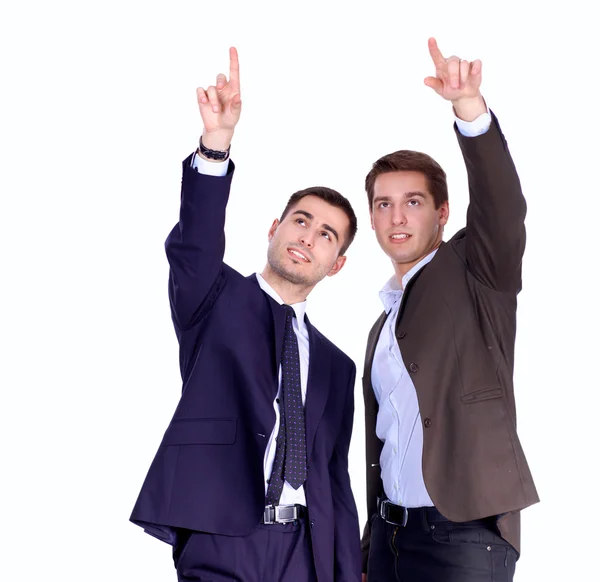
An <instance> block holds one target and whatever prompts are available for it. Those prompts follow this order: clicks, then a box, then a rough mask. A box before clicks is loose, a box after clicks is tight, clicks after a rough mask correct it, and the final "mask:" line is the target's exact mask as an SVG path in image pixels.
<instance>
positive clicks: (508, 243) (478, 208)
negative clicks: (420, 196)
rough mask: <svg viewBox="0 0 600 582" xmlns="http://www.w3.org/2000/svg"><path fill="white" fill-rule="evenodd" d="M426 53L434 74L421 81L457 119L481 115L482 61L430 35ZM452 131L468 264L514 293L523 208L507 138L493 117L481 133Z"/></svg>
mask: <svg viewBox="0 0 600 582" xmlns="http://www.w3.org/2000/svg"><path fill="white" fill-rule="evenodd" d="M429 52H430V54H431V58H432V60H433V63H434V65H435V70H436V76H435V77H427V78H426V79H425V84H426V85H427V86H429V87H431V88H432V89H433V90H434V91H435V92H436V93H438V95H440V96H441V97H442V98H443V99H446V100H448V101H450V102H451V103H452V105H453V107H454V112H455V114H456V116H457V117H458V118H459V119H462V120H463V121H467V122H472V121H475V120H476V119H478V118H479V117H481V116H483V115H486V114H487V106H486V104H485V101H484V100H483V97H482V95H481V92H480V86H481V70H482V65H481V61H480V60H475V61H473V62H469V61H466V60H464V59H459V58H458V57H456V56H451V57H449V58H444V57H443V56H442V53H441V52H440V50H439V48H438V46H437V43H436V41H435V39H429ZM457 135H458V140H459V144H460V148H461V150H462V153H463V157H464V159H465V164H466V168H467V174H468V178H469V197H470V199H469V208H468V211H467V228H466V232H467V234H466V237H465V245H466V260H467V266H468V268H469V270H470V271H471V273H472V274H473V275H474V276H475V277H476V278H477V279H478V280H479V281H481V282H482V283H483V284H484V285H487V286H489V287H491V288H493V289H496V290H498V291H508V292H511V293H517V292H518V291H519V290H520V288H521V260H522V258H523V252H524V250H525V224H524V221H525V214H526V209H527V208H526V204H525V199H524V197H523V193H522V191H521V185H520V181H519V176H518V175H517V171H516V169H515V166H514V164H513V161H512V158H511V156H510V153H509V151H508V146H507V144H506V140H505V139H504V136H503V135H502V132H501V130H500V126H499V125H498V121H497V119H496V118H495V117H494V116H493V115H492V118H491V124H490V126H489V129H488V130H487V131H484V132H483V133H481V134H480V135H477V136H476V137H466V136H465V135H463V134H462V133H461V132H457Z"/></svg>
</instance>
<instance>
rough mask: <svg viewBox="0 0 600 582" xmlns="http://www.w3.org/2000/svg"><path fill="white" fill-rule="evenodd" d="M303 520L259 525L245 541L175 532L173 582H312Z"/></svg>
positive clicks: (306, 528)
mask: <svg viewBox="0 0 600 582" xmlns="http://www.w3.org/2000/svg"><path fill="white" fill-rule="evenodd" d="M309 530H310V527H309V526H308V525H307V523H306V520H305V519H303V520H300V521H296V522H292V523H286V524H271V525H259V526H258V527H257V529H255V530H254V531H253V532H252V533H251V534H249V535H247V536H243V537H242V536H237V537H234V536H221V535H215V534H208V533H204V532H193V531H189V530H180V532H179V534H178V541H177V543H176V545H175V547H174V548H173V560H174V562H175V568H176V569H177V580H178V581H179V582H192V581H193V582H198V581H200V580H201V581H202V582H205V581H212V582H224V581H225V580H227V582H231V581H232V580H235V581H236V582H237V581H239V582H280V581H285V582H316V581H317V576H316V574H315V566H314V560H313V554H312V547H311V541H310V533H309Z"/></svg>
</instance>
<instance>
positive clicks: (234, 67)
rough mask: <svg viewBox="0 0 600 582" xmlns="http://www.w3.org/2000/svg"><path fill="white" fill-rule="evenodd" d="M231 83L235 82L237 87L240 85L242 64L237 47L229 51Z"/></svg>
mask: <svg viewBox="0 0 600 582" xmlns="http://www.w3.org/2000/svg"><path fill="white" fill-rule="evenodd" d="M229 81H230V82H233V83H234V84H235V85H236V87H239V85H240V62H239V60H238V54H237V50H236V48H235V47H233V46H232V47H231V48H230V49H229Z"/></svg>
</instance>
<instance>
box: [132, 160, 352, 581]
mask: <svg viewBox="0 0 600 582" xmlns="http://www.w3.org/2000/svg"><path fill="white" fill-rule="evenodd" d="M233 171H234V166H233V163H232V162H230V164H229V172H228V174H227V175H226V176H224V177H213V176H206V175H202V174H199V173H198V172H196V171H195V170H194V169H193V168H191V167H190V158H188V159H187V160H185V161H184V163H183V180H182V191H181V211H180V217H179V223H178V224H177V225H176V226H175V228H174V229H173V230H172V231H171V233H170V234H169V237H168V238H167V241H166V245H165V246H166V252H167V257H168V260H169V265H170V275H169V298H170V303H171V313H172V318H173V322H174V325H175V331H176V334H177V338H178V340H179V346H180V367H181V374H182V379H183V390H182V395H181V399H180V401H179V404H178V406H177V408H176V410H175V414H174V415H173V418H172V420H171V422H170V424H169V426H168V428H167V430H166V432H165V434H164V436H163V439H162V442H161V444H160V447H159V449H158V451H157V453H156V456H155V458H154V461H153V462H152V465H151V466H150V469H149V471H148V475H147V477H146V480H145V482H144V484H143V486H142V489H141V492H140V494H139V497H138V499H137V503H136V505H135V507H134V509H133V513H132V515H131V520H132V521H133V522H134V523H136V524H138V525H140V526H141V527H143V528H144V529H145V530H146V531H147V532H148V533H150V534H152V535H154V536H156V537H158V538H160V539H162V540H164V541H166V542H168V543H171V544H172V543H174V541H175V528H187V529H192V530H198V531H204V532H209V533H215V534H222V535H234V536H235V535H245V534H248V533H249V532H251V531H252V530H253V528H255V527H256V526H257V525H258V524H259V523H260V521H261V519H262V515H263V511H264V506H265V482H264V473H263V460H264V455H265V449H266V446H267V442H268V439H269V436H270V434H271V432H272V430H273V427H274V424H275V411H274V409H273V401H274V399H275V397H276V393H277V389H278V370H279V360H280V355H281V350H282V347H283V332H284V326H285V313H284V309H283V307H281V306H280V305H278V304H276V302H275V301H273V300H272V299H271V298H270V297H268V296H267V294H266V293H264V292H263V291H262V289H261V288H260V286H259V285H258V281H257V280H256V277H255V276H254V275H252V276H250V277H244V276H242V275H240V274H239V273H238V272H237V271H235V270H234V269H232V268H231V267H229V266H227V265H226V264H225V263H224V262H223V255H224V252H225V236H224V224H225V209H226V205H227V200H228V196H229V189H230V186H231V179H232V176H233ZM306 324H307V326H308V330H309V345H310V353H309V374H308V386H307V396H306V439H307V455H308V477H307V480H306V483H305V492H306V499H307V506H308V513H309V520H310V525H311V536H312V545H313V553H314V557H315V566H316V571H317V576H318V579H319V582H325V581H334V580H335V581H336V582H340V581H342V580H344V581H355V580H360V575H361V564H360V541H359V526H358V516H357V512H356V505H355V502H354V497H353V495H352V491H351V488H350V478H349V475H348V448H349V444H350V437H351V432H352V422H353V415H354V379H355V373H356V368H355V366H354V363H353V362H352V360H350V358H348V357H347V356H346V355H345V354H344V353H343V352H341V351H340V350H339V349H338V348H336V347H335V346H334V345H333V344H332V343H331V342H330V341H329V340H327V339H326V338H325V337H324V336H323V335H321V334H320V333H319V331H317V330H316V329H315V328H314V327H313V326H312V325H311V324H310V322H309V321H308V319H307V320H306Z"/></svg>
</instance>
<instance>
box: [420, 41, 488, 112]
mask: <svg viewBox="0 0 600 582" xmlns="http://www.w3.org/2000/svg"><path fill="white" fill-rule="evenodd" d="M429 54H430V55H431V59H432V61H433V64H434V65H435V77H426V78H425V85H427V86H428V87H431V88H432V89H433V90H434V91H435V92H436V93H437V94H438V95H440V97H442V98H443V99H446V100H447V101H451V102H452V105H453V106H454V109H455V111H456V112H457V114H458V113H459V111H462V112H463V114H464V115H466V117H472V118H473V119H475V118H476V117H477V116H478V115H480V114H481V113H485V111H487V107H486V105H485V101H484V100H483V97H482V95H481V92H480V90H479V88H480V86H481V68H482V65H481V61H480V60H479V59H477V60H475V61H473V62H471V61H467V60H464V59H459V58H458V57H456V56H451V57H448V58H444V56H443V55H442V53H441V51H440V49H439V48H438V45H437V42H436V40H435V39H434V38H430V39H429ZM459 117H462V118H463V119H465V117H463V116H462V115H459ZM465 120H466V121H472V119H465Z"/></svg>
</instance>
